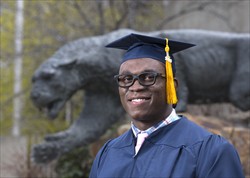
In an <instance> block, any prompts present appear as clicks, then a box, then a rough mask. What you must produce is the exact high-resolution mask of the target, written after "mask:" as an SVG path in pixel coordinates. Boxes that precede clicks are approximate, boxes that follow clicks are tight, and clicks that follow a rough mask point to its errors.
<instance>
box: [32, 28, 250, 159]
mask: <svg viewBox="0 0 250 178" xmlns="http://www.w3.org/2000/svg"><path fill="white" fill-rule="evenodd" d="M129 33H137V32H135V31H132V30H119V31H115V32H112V33H109V34H107V35H103V36H96V37H90V38H83V39H80V40H77V41H74V42H71V43H69V44H66V45H65V46H63V47H62V48H60V49H59V50H58V51H57V52H56V53H55V54H54V55H53V56H52V57H51V58H49V59H48V60H46V61H45V62H44V63H43V64H42V65H41V66H40V67H39V68H38V69H37V71H36V72H35V74H34V76H33V88H32V92H31V97H32V100H33V102H34V104H35V105H36V106H37V107H39V108H47V110H48V116H49V117H51V118H55V117H56V116H57V114H58V113H59V111H60V110H61V109H62V107H63V106H64V104H65V102H66V101H67V100H68V99H69V98H70V97H71V96H72V95H73V94H74V93H75V92H76V91H78V90H84V91H85V97H84V101H83V102H84V107H83V110H82V111H81V113H80V115H79V117H78V119H76V121H75V122H74V123H73V124H72V125H71V126H70V128H69V129H67V130H66V131H62V132H59V133H56V134H53V135H49V136H47V137H46V138H45V143H42V144H40V145H36V146H35V147H34V149H33V158H34V159H35V161H36V162H41V163H45V162H48V161H51V160H53V159H55V158H57V157H58V156H59V155H61V154H63V153H66V152H68V151H70V150H71V149H73V148H75V147H78V146H82V145H86V144H88V143H91V142H92V141H94V140H96V139H97V138H99V137H100V136H101V135H102V134H103V133H104V132H105V131H106V130H107V129H108V128H109V127H110V125H112V124H113V123H115V122H116V121H117V120H119V119H120V118H123V117H125V112H124V110H123V108H122V106H121V104H120V100H119V96H118V93H117V92H118V90H117V86H116V85H115V83H114V81H113V80H112V79H113V76H114V75H115V74H117V73H118V70H119V65H120V59H121V56H122V54H123V51H121V50H115V49H106V48H104V46H105V45H106V44H107V43H109V42H111V41H114V40H116V39H118V38H119V37H122V36H125V35H127V34H129ZM147 34H148V35H154V36H161V37H165V35H167V37H168V38H170V39H175V40H180V41H184V42H185V41H186V42H189V43H194V44H196V45H197V46H196V47H193V48H191V49H189V50H186V51H184V52H181V53H180V54H178V55H176V56H175V60H176V67H177V78H178V79H179V84H180V85H179V88H178V98H179V102H178V105H177V111H185V110H186V105H187V103H188V102H189V103H196V102H207V101H210V102H220V101H224V102H231V103H232V104H233V105H235V106H236V107H238V108H240V109H241V110H243V111H246V110H249V109H250V84H249V80H250V69H249V66H250V58H249V56H250V52H249V49H250V44H249V43H250V38H249V35H247V34H229V33H219V32H208V31H198V30H173V31H157V32H150V33H147Z"/></svg>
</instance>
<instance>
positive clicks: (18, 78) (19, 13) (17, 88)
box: [12, 0, 24, 136]
mask: <svg viewBox="0 0 250 178" xmlns="http://www.w3.org/2000/svg"><path fill="white" fill-rule="evenodd" d="M23 4H24V2H23V0H16V18H15V20H16V22H15V27H16V32H15V59H14V95H18V94H19V93H20V92H21V91H22V50H23V46H22V39H23ZM21 115H22V98H21V96H19V97H15V98H14V106H13V128H12V135H13V136H20V120H21Z"/></svg>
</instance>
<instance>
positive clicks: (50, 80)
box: [31, 60, 79, 118]
mask: <svg viewBox="0 0 250 178" xmlns="http://www.w3.org/2000/svg"><path fill="white" fill-rule="evenodd" d="M75 63H76V60H73V61H72V60H71V61H70V62H63V63H62V62H61V61H60V63H59V62H57V61H55V60H54V61H53V60H47V61H45V62H44V63H43V64H42V65H40V67H39V68H38V69H37V70H36V71H35V73H34V75H33V77H32V91H31V99H32V101H33V103H34V105H35V106H36V107H38V108H39V109H44V110H45V111H46V112H47V115H48V116H49V117H50V118H55V117H57V115H58V113H59V111H60V110H61V109H62V107H63V106H64V104H65V103H66V101H67V100H68V99H69V98H70V97H71V96H72V95H73V94H74V93H75V91H77V89H78V88H77V87H78V83H79V81H78V80H77V79H76V78H74V77H73V76H75V75H74V73H75V71H74V70H72V69H73V68H74V66H75V65H76V64H75Z"/></svg>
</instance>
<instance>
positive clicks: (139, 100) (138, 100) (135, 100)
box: [132, 99, 145, 102]
mask: <svg viewBox="0 0 250 178" xmlns="http://www.w3.org/2000/svg"><path fill="white" fill-rule="evenodd" d="M144 100H145V99H132V101H133V102H141V101H144Z"/></svg>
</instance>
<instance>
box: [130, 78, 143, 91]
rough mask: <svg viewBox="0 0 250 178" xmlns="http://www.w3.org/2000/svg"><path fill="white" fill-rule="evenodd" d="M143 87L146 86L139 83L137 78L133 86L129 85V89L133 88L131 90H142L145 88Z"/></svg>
mask: <svg viewBox="0 0 250 178" xmlns="http://www.w3.org/2000/svg"><path fill="white" fill-rule="evenodd" d="M143 88H144V86H142V85H141V84H140V83H139V80H138V79H135V81H134V83H133V85H131V86H130V87H129V90H131V91H137V90H141V89H143Z"/></svg>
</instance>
